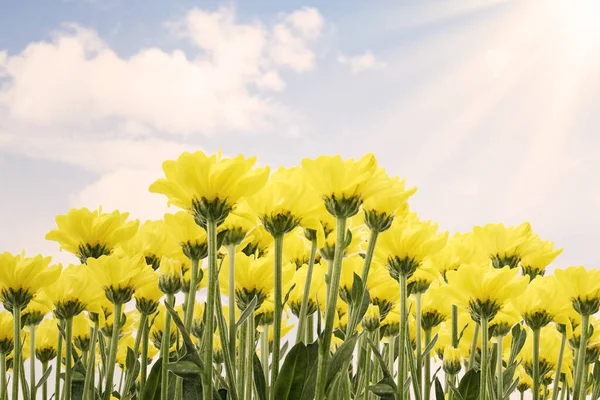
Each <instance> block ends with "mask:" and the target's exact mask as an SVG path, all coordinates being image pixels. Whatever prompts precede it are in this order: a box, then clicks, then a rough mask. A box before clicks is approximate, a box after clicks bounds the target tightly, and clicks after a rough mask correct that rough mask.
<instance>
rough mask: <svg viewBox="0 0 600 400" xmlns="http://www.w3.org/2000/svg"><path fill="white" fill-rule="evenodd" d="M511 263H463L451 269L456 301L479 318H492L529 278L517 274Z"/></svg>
mask: <svg viewBox="0 0 600 400" xmlns="http://www.w3.org/2000/svg"><path fill="white" fill-rule="evenodd" d="M518 272H519V271H518V270H516V269H513V270H511V269H510V267H508V266H506V267H504V268H492V267H491V263H490V264H488V265H483V266H480V265H463V266H462V267H460V268H459V269H458V270H456V271H448V273H447V274H446V278H447V279H448V285H447V286H446V290H448V292H449V295H450V296H451V298H452V300H453V302H454V304H456V305H457V306H459V307H462V308H463V309H465V310H467V311H469V313H471V316H472V317H473V319H474V320H475V321H478V320H479V318H486V319H488V320H489V319H492V318H494V316H495V315H496V314H497V313H498V311H500V310H501V309H502V308H503V307H504V305H505V304H506V302H507V301H508V300H509V299H512V298H514V297H516V296H517V295H519V294H520V293H522V292H523V291H524V290H525V288H526V287H527V283H528V281H529V279H528V278H527V277H519V276H517V274H518Z"/></svg>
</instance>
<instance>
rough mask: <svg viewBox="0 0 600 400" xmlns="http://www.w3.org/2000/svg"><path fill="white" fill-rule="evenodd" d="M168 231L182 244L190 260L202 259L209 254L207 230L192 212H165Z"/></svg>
mask: <svg viewBox="0 0 600 400" xmlns="http://www.w3.org/2000/svg"><path fill="white" fill-rule="evenodd" d="M165 224H166V226H167V232H168V234H169V236H170V237H172V238H173V240H174V241H175V242H177V243H179V245H180V246H181V249H182V250H183V253H184V254H185V255H186V257H188V258H189V259H190V260H192V259H195V260H201V259H203V258H206V256H207V255H208V242H207V238H206V231H205V230H204V229H202V228H201V227H200V226H199V225H198V224H196V222H194V217H192V216H191V215H190V214H188V213H186V212H183V211H180V212H178V213H175V214H165Z"/></svg>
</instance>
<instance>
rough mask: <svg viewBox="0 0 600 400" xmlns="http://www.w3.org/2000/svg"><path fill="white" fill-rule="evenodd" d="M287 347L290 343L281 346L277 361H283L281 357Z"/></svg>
mask: <svg viewBox="0 0 600 400" xmlns="http://www.w3.org/2000/svg"><path fill="white" fill-rule="evenodd" d="M289 346H290V343H289V342H287V341H286V342H285V343H284V344H283V346H281V350H279V359H280V360H283V357H285V352H286V351H287V349H288V347H289Z"/></svg>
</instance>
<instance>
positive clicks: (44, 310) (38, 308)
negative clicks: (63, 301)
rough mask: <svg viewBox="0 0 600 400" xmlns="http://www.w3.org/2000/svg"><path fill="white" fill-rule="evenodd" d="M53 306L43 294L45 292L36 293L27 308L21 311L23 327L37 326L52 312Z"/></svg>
mask: <svg viewBox="0 0 600 400" xmlns="http://www.w3.org/2000/svg"><path fill="white" fill-rule="evenodd" d="M52 309H53V305H52V300H51V299H50V298H49V297H48V295H46V294H45V292H43V291H41V292H38V293H37V294H36V295H35V297H34V298H33V299H31V301H30V302H29V304H28V305H27V307H25V309H24V310H23V311H22V314H23V320H22V323H23V326H25V325H38V324H39V323H40V322H42V320H43V319H44V317H45V316H46V314H48V313H49V312H50V311H52Z"/></svg>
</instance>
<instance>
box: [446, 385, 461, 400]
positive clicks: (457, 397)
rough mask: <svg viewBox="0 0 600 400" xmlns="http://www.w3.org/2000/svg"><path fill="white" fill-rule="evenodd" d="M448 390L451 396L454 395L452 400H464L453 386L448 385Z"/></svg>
mask: <svg viewBox="0 0 600 400" xmlns="http://www.w3.org/2000/svg"><path fill="white" fill-rule="evenodd" d="M449 388H450V391H451V392H452V394H453V395H454V400H464V399H463V397H462V394H460V392H459V391H458V389H457V388H456V387H455V386H454V385H450V386H449Z"/></svg>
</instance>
